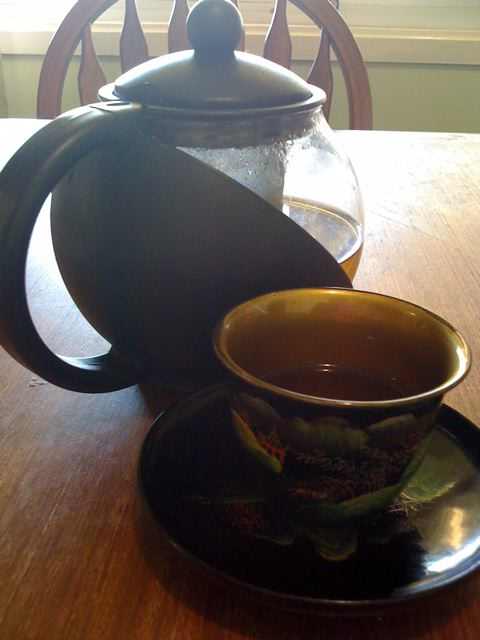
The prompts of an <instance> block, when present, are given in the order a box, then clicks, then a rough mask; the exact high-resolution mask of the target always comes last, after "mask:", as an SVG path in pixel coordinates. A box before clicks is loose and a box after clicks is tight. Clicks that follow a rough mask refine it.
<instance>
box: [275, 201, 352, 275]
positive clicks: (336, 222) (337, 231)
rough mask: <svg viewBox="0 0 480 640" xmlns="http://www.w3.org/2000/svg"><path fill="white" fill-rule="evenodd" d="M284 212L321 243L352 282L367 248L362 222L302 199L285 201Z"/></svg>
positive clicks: (336, 210)
mask: <svg viewBox="0 0 480 640" xmlns="http://www.w3.org/2000/svg"><path fill="white" fill-rule="evenodd" d="M283 211H284V213H285V214H286V215H288V216H289V218H290V219H291V220H293V221H294V222H296V223H297V224H298V225H299V226H300V227H302V228H303V229H304V230H305V231H306V232H307V233H309V234H310V235H311V236H313V237H314V238H315V240H318V242H320V244H322V245H323V246H324V247H325V249H327V251H329V252H330V253H331V254H332V256H333V257H334V258H335V260H336V261H337V262H338V263H339V264H340V265H341V267H342V269H343V270H344V271H345V273H346V274H347V276H348V277H349V278H350V279H351V280H352V279H353V277H354V275H355V273H356V271H357V269H358V264H359V262H360V257H361V255H362V249H363V239H362V232H361V228H360V225H359V223H358V222H357V221H356V220H355V219H354V218H353V217H352V216H350V215H348V214H347V213H345V212H343V211H340V210H339V209H333V208H332V207H329V208H327V207H324V206H322V205H319V204H318V205H317V204H315V203H313V202H310V201H306V200H300V199H298V198H285V200H284V206H283Z"/></svg>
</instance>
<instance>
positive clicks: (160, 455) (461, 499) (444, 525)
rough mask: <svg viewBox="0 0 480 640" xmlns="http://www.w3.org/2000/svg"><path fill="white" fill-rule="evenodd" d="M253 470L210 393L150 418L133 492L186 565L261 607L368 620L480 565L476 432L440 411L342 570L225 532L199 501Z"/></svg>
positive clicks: (305, 550)
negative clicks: (427, 439) (410, 472)
mask: <svg viewBox="0 0 480 640" xmlns="http://www.w3.org/2000/svg"><path fill="white" fill-rule="evenodd" d="M250 464H251V460H249V459H248V457H247V456H246V454H245V452H244V451H243V450H242V449H241V447H240V446H239V443H238V441H237V440H236V438H235V436H234V434H233V433H232V430H231V428H230V414H229V410H228V405H227V401H226V392H225V388H224V387H222V386H221V385H217V386H215V387H209V388H207V389H204V390H202V391H200V392H198V393H196V394H193V395H192V396H190V397H189V398H188V399H187V400H185V401H182V402H181V403H179V404H178V405H176V406H175V407H173V408H172V409H170V410H168V411H167V412H165V413H164V414H162V415H161V416H160V417H159V418H157V420H156V421H155V423H154V424H153V426H152V428H151V431H150V432H149V434H148V436H147V438H146V440H145V443H144V446H143V449H142V452H141V457H140V465H139V482H140V487H141V490H142V492H143V495H144V497H145V499H146V502H147V504H148V506H149V508H150V510H151V512H152V513H153V516H154V518H155V520H156V522H157V523H158V525H159V527H160V529H161V530H162V531H163V533H164V534H165V535H166V536H167V538H168V540H169V541H170V542H171V543H172V544H173V545H174V546H175V547H176V548H177V549H178V550H179V551H180V552H182V553H183V555H186V556H187V557H188V558H190V559H191V560H192V561H194V562H195V563H196V564H197V565H199V566H200V567H203V568H204V569H206V570H207V571H208V572H209V573H211V574H214V576H216V577H217V578H219V577H220V578H221V579H224V580H226V581H227V582H230V583H234V584H236V585H237V587H238V586H241V587H243V588H244V589H245V590H246V591H247V592H250V594H253V595H258V596H262V598H267V600H268V601H269V602H270V604H273V605H280V606H286V607H290V608H295V609H298V608H303V607H305V608H308V609H312V608H314V609H316V610H318V611H319V612H320V613H321V612H322V611H325V612H328V611H329V612H331V611H332V609H333V610H336V613H337V614H342V613H349V612H350V613H351V612H353V611H359V612H361V613H369V612H372V613H373V612H376V611H378V609H379V608H384V607H387V606H390V605H395V604H400V603H404V602H406V601H409V600H412V599H415V598H417V597H419V596H422V595H427V594H431V593H433V592H435V591H436V590H438V589H440V588H442V587H445V586H447V585H449V584H451V583H453V582H456V581H458V580H459V579H461V578H462V577H464V576H466V575H467V574H469V573H471V572H472V571H473V570H475V569H476V568H477V567H478V566H479V565H480V430H479V429H478V428H477V427H475V426H474V425H473V424H472V423H471V422H469V421H468V420H467V419H466V418H464V417H463V416H461V415H460V414H459V413H458V412H456V411H454V410H453V409H451V408H449V407H447V406H444V407H443V408H442V410H441V412H440V415H439V419H438V424H437V428H436V430H435V432H434V434H433V438H432V440H431V443H430V445H429V450H428V452H427V456H426V458H425V460H424V462H423V463H422V465H421V467H420V469H419V471H418V472H417V474H416V475H415V477H414V478H413V479H412V481H411V482H410V484H409V485H408V486H407V487H406V489H405V491H404V492H403V494H402V496H401V498H400V499H399V500H398V501H397V503H396V504H394V505H392V507H391V509H389V510H388V512H385V513H383V514H381V515H380V516H377V517H376V518H375V519H373V520H371V521H369V522H368V523H367V524H363V525H361V526H360V528H359V531H358V544H357V548H356V551H354V552H353V553H352V554H351V555H350V556H349V557H348V558H347V559H345V560H342V561H332V560H326V559H324V558H322V557H320V556H319V555H318V553H316V552H315V550H314V549H313V548H312V546H311V545H310V544H309V543H308V541H307V540H305V541H304V540H302V539H297V540H295V541H294V542H293V543H292V544H278V543H274V542H272V541H271V540H267V539H261V538H255V537H251V536H247V535H245V534H244V533H243V532H239V531H237V530H234V529H232V528H231V527H228V526H223V524H222V523H223V521H222V519H221V518H219V517H218V513H217V510H216V509H215V508H214V507H212V506H211V505H210V504H209V502H208V500H206V499H205V496H211V495H215V494H218V493H219V492H222V493H225V492H226V493H228V491H229V488H231V490H232V491H235V490H237V489H238V486H239V483H240V485H242V483H243V484H245V485H247V486H248V484H249V482H250V481H251V480H252V474H254V470H253V469H252V468H251V467H250V466H249V465H250ZM235 488H237V489H235ZM340 535H341V532H340Z"/></svg>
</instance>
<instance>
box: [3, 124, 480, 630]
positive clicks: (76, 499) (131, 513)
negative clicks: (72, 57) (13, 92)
mask: <svg viewBox="0 0 480 640" xmlns="http://www.w3.org/2000/svg"><path fill="white" fill-rule="evenodd" d="M40 125H41V123H39V122H35V121H14V120H8V121H5V120H4V121H0V141H1V142H0V154H1V157H0V159H1V160H2V161H4V160H6V158H7V157H8V156H9V154H10V153H12V152H13V151H14V150H15V148H17V146H18V145H19V144H20V142H21V141H22V140H23V139H25V138H26V137H28V135H29V134H31V133H32V132H33V131H34V130H35V128H36V127H38V126H40ZM341 137H342V141H343V143H344V145H345V147H346V148H347V150H348V152H349V153H350V155H351V157H352V160H353V162H354V165H355V167H356V169H357V172H358V175H359V178H360V181H361V184H362V188H363V193H364V198H365V206H366V211H367V215H368V226H367V235H366V241H365V252H364V257H363V261H362V264H361V266H360V270H359V272H358V275H357V278H356V280H355V285H356V286H357V288H364V289H372V290H376V291H381V292H385V293H389V294H393V295H397V296H401V297H403V298H407V299H409V300H412V301H414V302H416V303H419V304H421V305H424V306H426V307H429V308H430V309H432V310H434V311H436V312H437V313H439V314H440V315H442V316H444V317H446V318H447V319H448V320H450V321H451V322H452V323H453V324H454V325H456V326H457V327H458V328H459V329H460V330H461V331H462V332H463V333H464V334H465V336H466V338H467V339H468V341H469V342H470V345H471V346H472V349H473V356H474V359H477V360H478V358H479V356H480V333H479V323H478V315H479V310H480V251H479V239H480V136H475V135H456V134H428V133H425V134H422V133H418V134H417V133H383V132H346V133H342V134H341ZM38 226H39V228H38V229H37V233H36V237H35V240H34V242H33V245H32V251H31V256H30V259H29V273H28V285H29V290H30V300H31V306H32V310H33V314H34V317H35V319H36V321H37V323H38V325H39V326H40V328H41V331H42V333H43V334H44V335H45V337H46V339H47V341H49V343H50V344H52V345H53V346H54V347H55V348H56V349H57V350H59V351H61V352H64V353H65V352H67V353H68V352H70V353H77V354H78V353H79V350H80V351H81V352H82V353H92V352H94V351H96V350H97V347H98V346H99V345H100V344H101V343H102V340H101V339H100V338H99V336H97V335H96V334H95V333H94V332H93V331H91V330H89V328H88V326H87V325H86V323H85V322H84V321H83V320H82V319H81V318H80V317H79V315H78V313H77V312H76V310H75V308H74V307H73V305H72V303H71V301H70V299H69V297H68V295H67V294H66V293H65V292H64V291H63V290H62V288H61V284H60V280H59V275H58V273H57V271H56V267H55V264H54V262H53V261H52V255H51V248H50V247H49V246H48V243H46V232H47V231H48V219H47V216H46V215H44V216H43V219H42V220H41V221H40V223H39V225H38ZM479 385H480V372H479V368H478V367H477V366H476V365H475V364H474V366H473V369H472V372H471V373H470V376H469V378H468V380H467V381H466V382H464V383H463V384H462V385H461V386H460V387H459V388H458V389H457V390H455V391H454V392H452V393H451V394H450V395H449V398H448V402H449V403H450V404H451V405H452V406H453V407H455V408H456V409H458V410H460V411H462V412H463V413H464V414H465V415H466V416H467V417H468V418H470V419H471V420H473V421H476V422H477V423H478V424H480V400H479V397H478V389H479ZM164 403H165V398H163V397H161V395H160V396H158V395H157V396H154V397H153V401H152V399H151V398H150V400H149V401H146V400H145V397H144V395H142V393H140V391H139V389H138V388H136V387H134V388H130V389H127V390H125V391H120V392H117V393H112V394H105V395H98V396H89V395H82V394H76V393H71V392H68V391H63V390H61V389H57V388H55V387H53V386H52V385H50V384H47V383H45V382H43V381H42V380H39V379H38V378H37V377H36V376H34V375H32V374H31V373H29V372H28V371H26V370H25V369H23V368H22V367H21V366H20V365H18V364H16V363H15V362H14V361H13V360H11V358H10V357H9V356H8V355H7V354H6V353H4V352H3V351H0V637H1V638H5V640H27V638H28V640H34V639H42V640H44V639H45V640H46V639H48V640H56V639H62V640H64V639H68V640H77V639H78V640H91V639H94V638H95V639H100V638H101V639H102V640H110V639H112V640H113V639H115V640H120V639H125V640H127V639H128V640H134V639H140V638H141V639H142V640H147V639H153V638H159V639H160V638H161V639H162V640H174V639H178V640H187V639H188V640H190V639H191V640H202V639H204V640H207V639H208V640H216V639H220V638H222V639H233V638H258V639H261V640H296V639H300V638H302V639H304V638H308V639H310V638H311V639H313V638H335V639H336V638H338V639H340V640H354V639H358V638H367V639H375V640H380V639H382V640H387V639H388V640H397V639H400V638H402V640H410V639H412V638H422V639H429V640H430V639H432V640H433V639H435V640H441V639H442V640H447V639H448V640H460V639H461V640H468V639H471V640H477V638H478V637H480V574H478V575H473V576H471V577H470V578H468V579H467V580H465V581H463V582H461V583H460V584H458V585H455V586H454V587H452V588H450V589H448V590H446V591H444V592H441V593H439V594H437V595H435V596H433V597H430V598H427V599H425V600H421V601H419V602H418V604H412V605H409V606H407V607H404V608H402V609H401V610H400V609H395V610H393V611H392V612H391V613H389V614H388V615H385V616H382V617H368V618H359V619H331V618H327V619H325V618H320V617H317V616H311V615H310V616H305V615H299V614H296V613H292V612H286V611H278V610H271V609H268V608H266V607H265V606H264V605H260V604H258V603H255V602H252V601H250V600H248V599H247V598H245V597H243V596H242V595H239V594H238V593H237V592H233V591H230V590H228V589H224V588H222V587H219V586H218V585H216V584H211V583H210V582H209V581H206V580H205V579H203V578H200V577H199V574H197V573H196V572H195V571H193V570H192V569H190V568H189V567H188V566H187V565H186V564H185V563H184V562H183V561H180V560H179V558H178V556H177V555H176V554H175V553H174V552H173V551H172V550H170V549H169V548H168V547H167V546H165V545H162V544H159V543H158V540H157V539H156V538H155V535H154V534H155V532H154V530H153V528H152V527H151V526H150V527H149V525H148V524H147V523H146V522H145V520H144V517H143V516H142V515H141V513H142V510H141V508H140V498H139V494H138V491H137V485H136V470H137V461H138V456H139V451H140V447H141V445H142V441H143V439H144V437H145V435H146V433H147V431H148V428H149V426H150V424H151V422H152V419H153V417H154V415H155V413H156V412H157V411H158V410H159V409H160V408H161V406H162V404H164Z"/></svg>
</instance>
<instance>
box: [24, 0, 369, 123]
mask: <svg viewBox="0 0 480 640" xmlns="http://www.w3.org/2000/svg"><path fill="white" fill-rule="evenodd" d="M117 1H118V0H78V1H77V2H76V4H75V5H74V6H73V7H72V9H71V10H70V12H69V13H68V14H67V16H66V17H65V18H64V20H63V22H62V23H61V25H60V27H59V28H58V30H57V31H56V33H55V35H54V37H53V39H52V41H51V43H50V45H49V48H48V50H47V53H46V55H45V59H44V62H43V66H42V70H41V73H40V81H39V87H38V96H37V115H38V117H39V118H54V117H56V116H57V115H58V114H59V113H60V112H61V100H62V93H63V85H64V82H65V77H66V74H67V70H68V65H69V63H70V60H71V58H72V56H73V55H74V52H75V50H76V48H77V46H78V45H79V44H80V43H81V62H80V70H79V74H78V88H79V94H80V101H81V103H82V104H88V103H90V102H95V101H96V100H97V91H98V89H99V88H100V87H101V86H102V85H103V84H105V83H106V78H105V75H104V72H103V70H102V67H101V65H100V63H99V61H98V58H97V55H96V52H95V48H94V43H93V39H92V33H91V24H92V23H93V22H94V21H95V20H96V19H97V18H98V17H99V16H100V15H101V14H102V13H104V12H105V11H106V10H107V9H109V8H110V7H111V6H112V5H114V4H115V3H116V2H117ZM335 1H337V0H335ZM124 2H125V18H124V24H123V29H122V33H121V36H120V46H119V49H120V62H121V68H122V71H127V70H128V69H131V68H132V67H134V66H136V65H138V64H140V63H141V62H144V61H145V60H148V59H149V53H148V46H147V42H146V39H145V35H144V33H143V30H142V26H141V23H140V20H139V17H138V13H137V7H136V0H124ZM290 2H292V4H294V5H295V6H296V7H297V8H298V9H300V10H301V11H302V12H303V13H304V14H305V15H307V16H308V17H309V18H310V19H311V21H312V22H313V23H314V24H315V25H316V26H317V27H318V28H319V29H320V30H321V32H320V37H319V48H318V53H317V55H316V57H315V59H314V61H313V63H312V66H311V68H310V71H309V74H308V78H307V79H308V81H309V82H310V83H312V84H315V85H317V86H319V87H321V88H322V89H324V90H325V92H326V94H327V104H326V105H325V114H326V116H327V118H328V116H329V113H330V106H331V100H332V92H333V75H332V68H331V61H330V50H331V49H333V51H334V52H335V55H336V58H337V60H338V63H339V65H340V68H341V70H342V73H343V78H344V81H345V86H346V90H347V97H348V105H349V114H350V122H349V124H350V128H351V129H371V128H372V100H371V94H370V86H369V82H368V75H367V70H366V67H365V64H364V62H363V60H362V56H361V54H360V51H359V49H358V46H357V44H356V42H355V40H354V38H353V36H352V34H351V32H350V30H349V28H348V26H347V24H346V23H345V21H344V20H343V18H342V16H341V15H340V13H339V12H338V10H337V8H336V6H335V5H334V4H332V1H331V0H290ZM172 3H173V4H172V11H171V14H170V21H169V25H168V50H169V52H172V51H179V50H182V49H188V48H190V44H189V42H188V36H187V29H186V17H187V14H188V10H189V7H188V4H187V0H172ZM234 3H235V4H237V0H234ZM244 44H245V42H244V38H243V39H242V42H241V43H240V46H239V48H241V49H243V48H244ZM263 55H264V57H265V58H268V59H269V60H273V61H274V62H277V63H278V64H282V65H283V66H285V67H287V68H290V64H291V39H290V33H289V29H288V22H287V0H275V7H274V11H273V14H272V19H271V22H270V26H269V28H268V31H267V34H266V37H265V43H264V49H263Z"/></svg>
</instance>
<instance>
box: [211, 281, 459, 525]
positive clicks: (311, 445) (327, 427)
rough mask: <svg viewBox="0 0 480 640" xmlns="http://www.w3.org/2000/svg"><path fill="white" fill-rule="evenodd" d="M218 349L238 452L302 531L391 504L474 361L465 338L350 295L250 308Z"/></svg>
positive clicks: (238, 311)
mask: <svg viewBox="0 0 480 640" xmlns="http://www.w3.org/2000/svg"><path fill="white" fill-rule="evenodd" d="M213 342H214V349H215V352H216V355H217V357H218V358H219V360H220V362H221V364H222V365H223V367H224V368H225V369H226V371H227V372H228V374H229V380H230V383H231V384H230V389H231V392H230V409H231V415H232V428H233V430H234V432H235V434H236V435H237V436H238V442H239V443H240V444H241V445H242V447H243V448H244V449H245V450H246V451H247V452H248V453H249V454H251V456H252V458H253V459H255V461H256V462H257V463H258V465H259V466H263V468H264V469H265V473H266V474H267V475H268V477H269V478H270V481H271V486H272V487H276V490H274V492H273V493H274V494H276V495H275V496H274V499H275V502H276V504H282V505H283V508H284V509H285V510H286V513H288V517H290V518H291V519H293V520H295V522H297V523H298V524H299V527H300V529H302V528H303V529H305V528H308V527H316V526H317V527H318V526H327V527H328V526H344V525H348V524H349V523H351V522H353V521H356V520H357V519H359V518H364V517H366V516H371V515H373V514H375V513H378V512H379V511H381V510H384V509H385V508H386V507H388V506H389V505H390V504H391V503H392V502H393V501H395V499H396V498H397V497H398V496H399V494H400V493H401V492H402V490H403V488H404V487H405V485H406V484H407V483H408V481H409V480H410V479H411V477H412V475H413V474H414V473H415V471H416V470H417V469H418V467H419V465H420V464H421V462H422V460H423V458H424V455H425V452H426V450H427V448H428V442H429V437H430V435H431V433H432V431H433V429H434V427H435V423H436V416H437V414H438V411H439V408H440V406H441V402H442V399H443V396H444V395H445V393H446V392H447V391H449V390H450V389H452V388H453V387H455V386H456V385H458V384H459V383H460V382H461V380H462V379H463V378H464V377H465V376H466V375H467V373H468V370H469V368H470V363H471V356H470V349H469V347H468V345H467V343H466V341H465V339H464V338H463V336H462V335H461V334H460V333H459V332H458V331H457V330H456V329H455V328H454V327H453V326H452V325H451V324H450V323H448V322H447V321H446V320H444V319H442V318H441V317H439V316H438V315H436V314H434V313H432V312H431V311H428V310H427V309H424V308H422V307H419V306H417V305H415V304H413V303H411V302H407V301H405V300H401V299H398V298H394V297H390V296H387V295H382V294H378V293H372V292H367V291H359V290H351V289H335V288H323V289H320V288H319V289H295V290H288V291H276V292H273V293H269V294H266V295H262V296H259V297H257V298H254V299H252V300H248V301H247V302H244V303H243V304H240V305H239V306H237V307H235V308H234V309H232V310H231V311H230V312H228V313H227V314H226V315H225V316H224V317H223V319H222V320H221V321H220V322H219V324H218V326H217V328H216V330H215V333H214V340H213Z"/></svg>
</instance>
